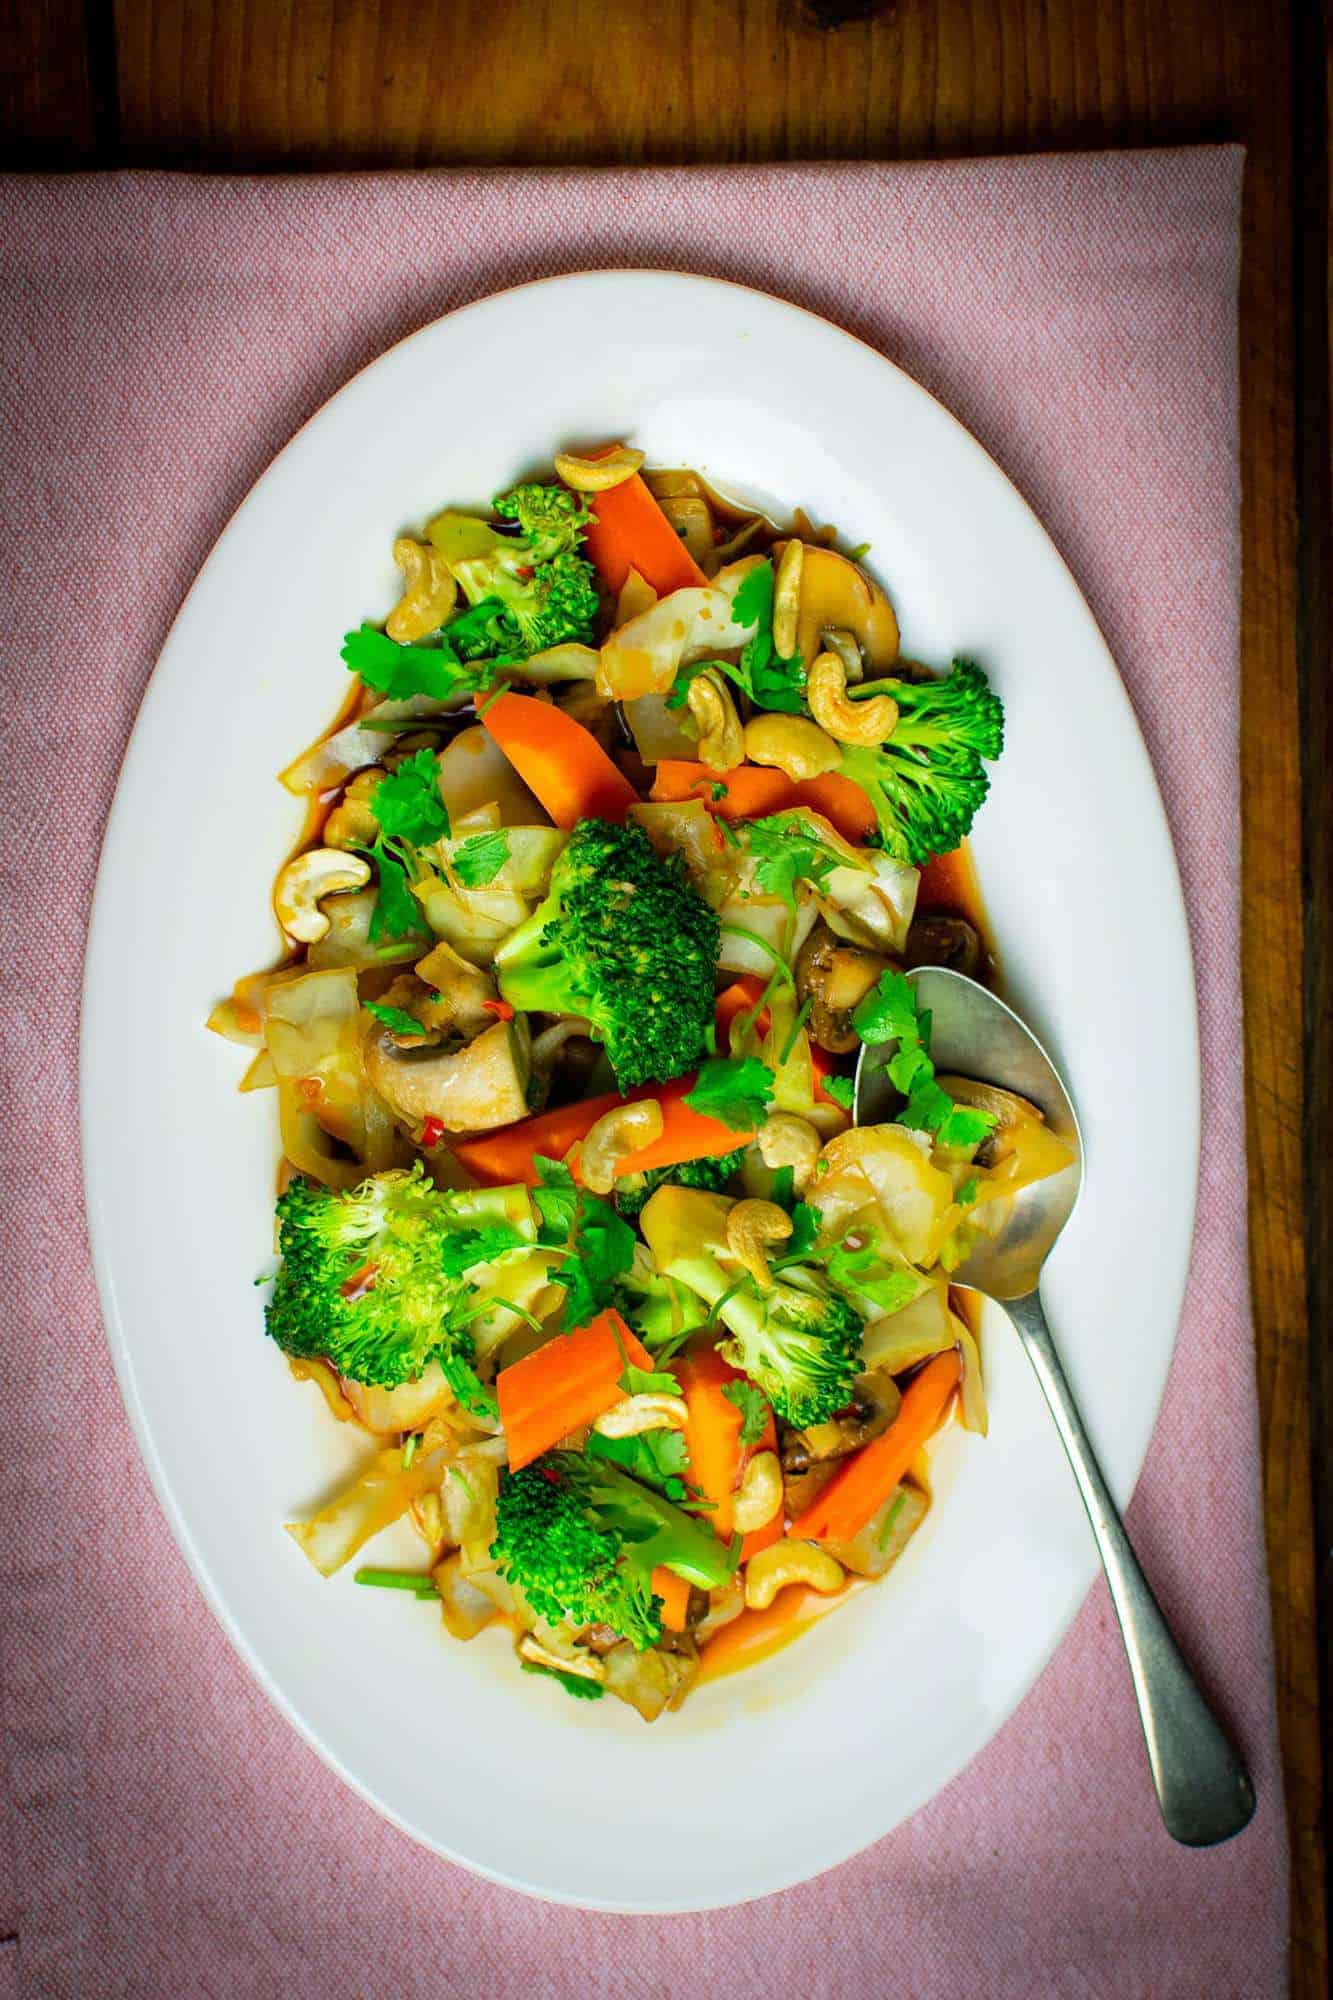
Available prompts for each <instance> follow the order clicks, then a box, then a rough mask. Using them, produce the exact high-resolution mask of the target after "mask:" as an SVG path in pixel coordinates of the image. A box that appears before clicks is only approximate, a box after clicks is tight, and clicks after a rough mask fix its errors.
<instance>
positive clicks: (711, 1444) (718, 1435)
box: [671, 1347, 782, 1562]
mask: <svg viewBox="0 0 1333 2000" xmlns="http://www.w3.org/2000/svg"><path fill="white" fill-rule="evenodd" d="M671 1369H672V1373H673V1374H674V1375H675V1377H676V1380H677V1381H678V1382H679V1383H680V1392H681V1394H682V1396H684V1398H685V1408H686V1410H687V1412H688V1416H687V1419H686V1423H685V1449H686V1450H687V1452H688V1453H689V1456H690V1469H689V1473H688V1475H687V1477H688V1479H689V1482H690V1485H691V1486H697V1487H698V1488H699V1491H700V1492H701V1493H702V1494H703V1496H704V1499H705V1500H709V1501H711V1502H712V1506H713V1511H712V1512H711V1513H710V1514H709V1515H708V1516H707V1520H708V1523H709V1526H710V1527H711V1528H712V1530H713V1533H714V1534H715V1535H716V1536H717V1537H718V1538H719V1540H720V1541H724V1542H726V1541H730V1539H731V1530H732V1510H733V1506H734V1501H735V1493H736V1488H737V1486H738V1485H739V1484H740V1481H741V1477H742V1475H743V1473H744V1471H745V1467H746V1465H747V1464H748V1463H749V1461H750V1459H751V1458H753V1456H754V1454H755V1453H756V1452H757V1451H776V1450H777V1448H778V1434H777V1430H776V1428H775V1426H774V1423H773V1413H772V1411H771V1410H770V1411H769V1413H768V1421H767V1423H766V1424H765V1426H764V1429H763V1431H762V1432H761V1433H760V1436H759V1437H758V1438H757V1439H756V1441H755V1442H754V1443H753V1444H750V1445H744V1446H743V1445H742V1444H741V1423H742V1417H741V1412H740V1410H739V1409H738V1408H737V1407H736V1405H735V1403H733V1402H732V1401H731V1400H730V1398H729V1397H728V1396H727V1395H726V1393H725V1392H726V1388H727V1385H728V1383H731V1382H742V1381H744V1379H745V1377H744V1376H743V1375H742V1374H741V1373H740V1372H739V1370H738V1369H735V1368H733V1367H731V1366H730V1364H729V1363H728V1362H726V1361H724V1360H723V1359H722V1356H721V1355H720V1354H719V1353H718V1351H717V1349H716V1348H715V1347H700V1348H695V1349H691V1350H689V1351H687V1352H686V1353H684V1354H682V1355H679V1356H678V1357H677V1359H676V1360H675V1361H673V1362H672V1363H671ZM781 1536H782V1510H781V1508H779V1510H778V1512H777V1513H776V1514H775V1515H774V1517H773V1519H772V1520H771V1521H768V1522H766V1523H765V1525H764V1526H763V1527H762V1528H755V1529H753V1530H752V1532H751V1533H750V1534H748V1535H747V1536H746V1537H745V1540H744V1541H743V1542H742V1544H741V1557H740V1559H741V1561H742V1562H748V1561H749V1560H750V1557H751V1556H753V1555H757V1554H758V1553H759V1551H760V1549H766V1548H767V1547H768V1545H769V1543H770V1542H776V1541H779V1540H780V1539H781Z"/></svg>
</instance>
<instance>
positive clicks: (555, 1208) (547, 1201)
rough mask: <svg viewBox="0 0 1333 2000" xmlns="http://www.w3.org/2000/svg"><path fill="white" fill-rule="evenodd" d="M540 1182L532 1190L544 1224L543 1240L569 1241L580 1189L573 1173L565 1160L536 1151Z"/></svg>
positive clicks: (534, 1160)
mask: <svg viewBox="0 0 1333 2000" xmlns="http://www.w3.org/2000/svg"><path fill="white" fill-rule="evenodd" d="M532 1164H533V1165H534V1166H535V1167H536V1169H537V1186H536V1187H535V1188H534V1189H533V1191H532V1199H533V1201H534V1202H535V1204H536V1208H537V1214H538V1216H539V1218H540V1222H541V1227H540V1229H539V1230H538V1235H537V1240H538V1242H539V1243H547V1244H550V1243H567V1242H568V1240H569V1237H570V1233H571V1231H572V1230H573V1227H574V1216H575V1212H576V1211H577V1209H578V1205H579V1191H578V1186H577V1183H576V1182H575V1179H574V1176H573V1174H571V1173H570V1171H569V1168H568V1167H567V1166H566V1165H565V1164H564V1162H563V1160H548V1159H547V1158H546V1156H545V1154H543V1153H535V1154H534V1155H533V1160H532Z"/></svg>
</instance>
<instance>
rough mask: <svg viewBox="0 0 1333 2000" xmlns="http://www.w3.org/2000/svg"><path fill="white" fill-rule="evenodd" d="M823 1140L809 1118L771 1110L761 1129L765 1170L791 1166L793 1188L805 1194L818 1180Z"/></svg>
mask: <svg viewBox="0 0 1333 2000" xmlns="http://www.w3.org/2000/svg"><path fill="white" fill-rule="evenodd" d="M822 1144H823V1141H822V1140H821V1139H820V1136H819V1134H818V1132H816V1130H815V1128H814V1126H813V1125H812V1124H810V1122H809V1120H808V1119H805V1118H798V1117H797V1116H796V1114H795V1112H794V1111H770V1113H769V1114H768V1117H767V1118H766V1119H765V1120H764V1122H763V1124H762V1126H761V1127H760V1129H759V1157H760V1159H761V1160H762V1161H763V1163H764V1165H765V1166H766V1167H773V1168H774V1169H776V1168H779V1167H790V1168H791V1170H792V1186H793V1187H794V1188H795V1190H796V1192H797V1194H803V1193H804V1192H805V1190H806V1188H808V1187H809V1185H810V1183H811V1181H812V1180H813V1179H814V1177H815V1165H816V1162H817V1161H818V1159H819V1152H820V1147H821V1145H822Z"/></svg>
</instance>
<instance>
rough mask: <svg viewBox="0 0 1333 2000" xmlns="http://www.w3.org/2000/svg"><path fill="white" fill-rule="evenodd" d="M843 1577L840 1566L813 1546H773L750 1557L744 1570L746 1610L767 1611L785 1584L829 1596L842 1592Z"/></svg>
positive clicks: (791, 1543) (793, 1543)
mask: <svg viewBox="0 0 1333 2000" xmlns="http://www.w3.org/2000/svg"><path fill="white" fill-rule="evenodd" d="M844 1574H845V1572H844V1570H843V1567H842V1564H841V1563H840V1562H835V1561H834V1560H833V1557H832V1556H831V1555H829V1554H828V1552H827V1550H825V1549H820V1548H816V1547H815V1544H814V1543H813V1542H790V1541H786V1540H783V1541H780V1542H773V1543H771V1544H770V1546H769V1547H768V1548H766V1549H760V1551H759V1553H758V1555H755V1556H751V1557H750V1560H749V1562H748V1563H747V1564H746V1566H745V1605H746V1609H747V1610H748V1611H767V1609H768V1607H769V1605H770V1604H771V1603H772V1602H773V1599H774V1598H775V1597H776V1596H777V1594H778V1592H779V1591H780V1590H785V1589H786V1587H787V1585H788V1584H789V1583H804V1584H808V1585H809V1586H810V1588H811V1589H812V1590H820V1591H823V1593H824V1595H825V1596H829V1595H831V1594H832V1592H833V1591H835V1590H840V1589H841V1588H842V1580H843V1576H844Z"/></svg>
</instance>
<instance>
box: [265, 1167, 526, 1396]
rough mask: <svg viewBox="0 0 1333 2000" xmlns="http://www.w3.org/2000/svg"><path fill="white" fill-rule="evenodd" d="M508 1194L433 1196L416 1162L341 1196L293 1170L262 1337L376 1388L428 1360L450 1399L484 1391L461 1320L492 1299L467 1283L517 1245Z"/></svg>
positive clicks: (519, 1233) (406, 1376) (520, 1234)
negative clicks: (437, 1365)
mask: <svg viewBox="0 0 1333 2000" xmlns="http://www.w3.org/2000/svg"><path fill="white" fill-rule="evenodd" d="M514 1193H515V1191H514V1190H513V1189H510V1188H485V1189H479V1190H477V1191H475V1192H473V1193H463V1194H443V1193H441V1192H440V1190H439V1189H438V1188H436V1187H435V1186H434V1184H433V1183H432V1182H431V1181H430V1180H428V1179H427V1178H426V1176H425V1174H424V1173H423V1171H422V1167H421V1162H420V1161H419V1160H418V1161H416V1162H414V1164H413V1166H412V1168H411V1170H410V1172H403V1171H401V1170H398V1171H393V1172H389V1173H382V1174H372V1175H371V1177H370V1178H369V1179H368V1180H365V1181H363V1182H362V1183H361V1185H360V1186H359V1187H357V1188H354V1189H352V1190H351V1191H350V1192H340V1191H338V1190H336V1189H333V1188H327V1187H322V1186H320V1185H318V1184H317V1183H316V1182H314V1181H310V1180H305V1179H303V1178H300V1177H298V1178H297V1179H295V1180H293V1181H292V1182H291V1183H290V1185H289V1186H288V1187H287V1188H286V1189H285V1191H284V1192H283V1194H282V1195H281V1197H280V1198H279V1201H278V1211H277V1213H278V1248H279V1250H280V1252H281V1255H282V1264H281V1266H280V1268H279V1270H278V1273H277V1276H276V1278H275V1279H274V1284H273V1292H272V1296H271V1297H270V1299H269V1303H268V1309H267V1312H266V1314H265V1320H266V1324H267V1328H268V1332H269V1333H270V1334H271V1335H272V1337H273V1339H274V1340H276V1341H277V1343H278V1345H279V1347H281V1348H282V1350H283V1352H284V1353H285V1354H290V1355H294V1356H297V1357H303V1358H308V1357H312V1356H314V1357H319V1358H320V1359H322V1360H326V1361H328V1362H329V1363H331V1365H332V1366H333V1367H334V1368H336V1369H337V1371H338V1373H339V1374H340V1375H345V1376H348V1377H350V1379H351V1380H352V1381H354V1382H365V1383H372V1384H375V1385H377V1386H380V1387H383V1388H394V1387H396V1386H397V1384H398V1383H400V1382H408V1381H413V1380H415V1378H416V1377H417V1376H418V1375H420V1374H421V1371H422V1369H423V1368H425V1366H426V1364H427V1363H428V1362H430V1361H438V1362H439V1363H440V1364H441V1366H442V1367H443V1369H444V1372H445V1375H446V1376H447V1377H448V1379H449V1382H450V1385H451V1387H452V1388H453V1389H454V1392H455V1394H456V1395H457V1396H458V1397H459V1400H460V1401H463V1402H466V1403H469V1404H475V1403H476V1401H477V1399H478V1397H479V1396H484V1394H485V1392H484V1391H482V1390H481V1385H480V1384H479V1382H478V1381H477V1378H476V1375H475V1373H474V1371H473V1368H472V1362H473V1358H474V1348H473V1342H472V1335H471V1334H470V1332H469V1331H468V1327H469V1324H470V1322H471V1320H473V1319H474V1318H476V1317H477V1316H478V1314H479V1313H480V1312H482V1311H485V1310H487V1309H488V1307H489V1306H490V1305H491V1304H492V1303H493V1301H492V1300H490V1299H488V1298H487V1295H486V1294H485V1292H484V1291H482V1290H480V1289H479V1288H478V1286H477V1284H476V1282H475V1280H476V1278H477V1276H478V1272H479V1269H480V1268H481V1267H482V1266H484V1265H485V1264H487V1263H489V1262H490V1261H491V1260H493V1259H494V1258H496V1257H500V1256H503V1255H504V1254H505V1253H506V1252H507V1251H509V1250H512V1249H518V1248H522V1247H526V1242H527V1233H526V1232H525V1231H524V1230H522V1229H520V1228H518V1227H516V1226H515V1222H514V1205H513V1202H512V1200H511V1197H512V1196H513V1195H514ZM529 1215H530V1211H529ZM533 1233H535V1232H533Z"/></svg>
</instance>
